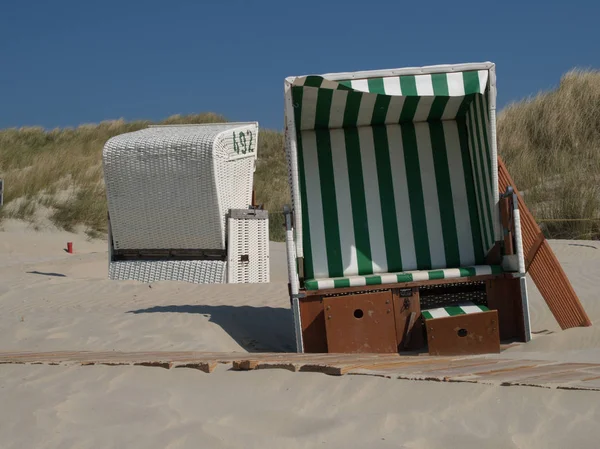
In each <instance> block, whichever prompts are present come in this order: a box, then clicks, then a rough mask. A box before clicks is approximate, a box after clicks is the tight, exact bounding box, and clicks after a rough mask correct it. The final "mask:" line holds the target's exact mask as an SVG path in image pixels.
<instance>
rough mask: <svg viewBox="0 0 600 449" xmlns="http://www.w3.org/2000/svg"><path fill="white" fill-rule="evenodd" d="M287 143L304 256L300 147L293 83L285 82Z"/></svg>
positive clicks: (298, 247)
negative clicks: (293, 99) (299, 162)
mask: <svg viewBox="0 0 600 449" xmlns="http://www.w3.org/2000/svg"><path fill="white" fill-rule="evenodd" d="M285 120H286V123H285V144H286V152H287V154H288V157H289V161H290V172H291V178H292V192H291V193H292V202H293V207H294V209H293V212H294V232H295V240H296V256H297V257H304V251H303V248H302V201H301V199H300V185H299V176H298V147H297V141H296V124H295V122H294V105H293V103H292V84H291V83H290V82H289V81H287V80H286V83H285Z"/></svg>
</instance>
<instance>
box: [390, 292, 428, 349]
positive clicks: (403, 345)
mask: <svg viewBox="0 0 600 449" xmlns="http://www.w3.org/2000/svg"><path fill="white" fill-rule="evenodd" d="M392 294H393V297H394V316H395V319H396V340H397V341H398V351H407V350H411V349H420V348H422V347H424V346H425V337H424V335H423V332H424V329H423V318H422V317H421V306H420V303H419V289H418V288H401V289H394V290H392Z"/></svg>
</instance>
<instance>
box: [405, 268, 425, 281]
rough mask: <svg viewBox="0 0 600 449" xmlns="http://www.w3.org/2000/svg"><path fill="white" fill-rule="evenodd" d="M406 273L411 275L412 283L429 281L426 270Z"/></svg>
mask: <svg viewBox="0 0 600 449" xmlns="http://www.w3.org/2000/svg"><path fill="white" fill-rule="evenodd" d="M407 273H409V274H411V275H412V278H413V282H418V281H428V280H429V272H428V271H426V270H419V271H407Z"/></svg>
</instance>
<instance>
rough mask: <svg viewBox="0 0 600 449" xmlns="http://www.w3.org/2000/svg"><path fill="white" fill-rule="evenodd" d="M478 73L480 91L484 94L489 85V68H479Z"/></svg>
mask: <svg viewBox="0 0 600 449" xmlns="http://www.w3.org/2000/svg"><path fill="white" fill-rule="evenodd" d="M477 75H478V76H479V92H481V93H482V94H483V93H485V88H486V87H487V82H488V75H489V72H488V71H487V70H479V71H478V72H477Z"/></svg>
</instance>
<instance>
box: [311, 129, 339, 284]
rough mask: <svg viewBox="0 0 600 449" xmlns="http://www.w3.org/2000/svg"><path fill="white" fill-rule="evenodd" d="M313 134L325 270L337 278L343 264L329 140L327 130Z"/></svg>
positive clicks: (330, 275) (316, 131)
mask: <svg viewBox="0 0 600 449" xmlns="http://www.w3.org/2000/svg"><path fill="white" fill-rule="evenodd" d="M315 134H316V139H317V157H318V161H319V180H320V183H321V201H322V207H323V227H324V228H325V247H326V249H327V268H328V272H329V277H338V276H343V275H344V264H343V262H342V248H341V243H340V227H339V222H338V214H337V210H338V209H337V196H336V194H335V182H334V177H333V157H332V155H331V138H330V135H329V130H327V129H324V130H319V129H317V130H315Z"/></svg>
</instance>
